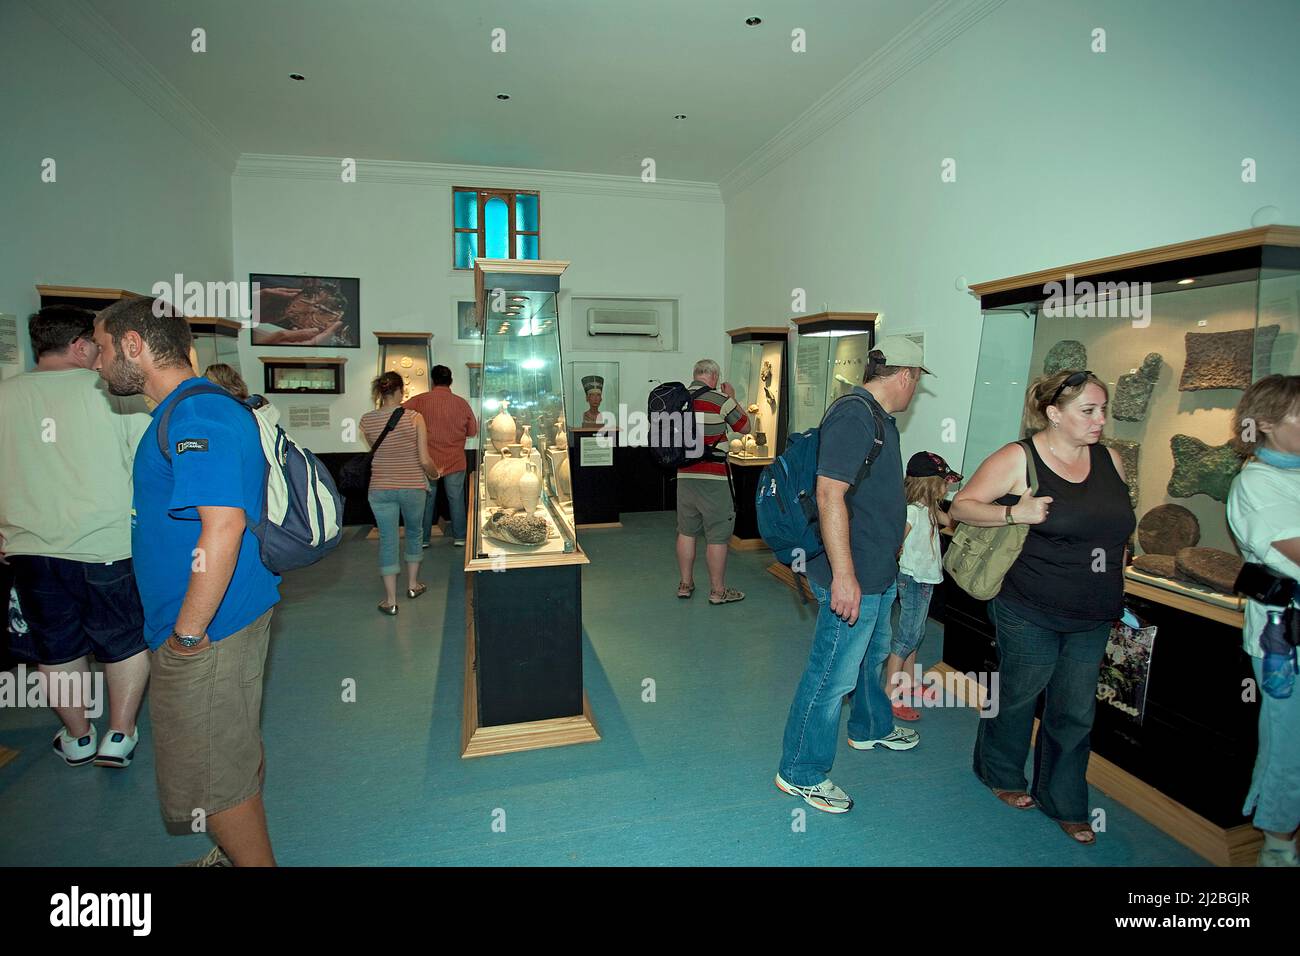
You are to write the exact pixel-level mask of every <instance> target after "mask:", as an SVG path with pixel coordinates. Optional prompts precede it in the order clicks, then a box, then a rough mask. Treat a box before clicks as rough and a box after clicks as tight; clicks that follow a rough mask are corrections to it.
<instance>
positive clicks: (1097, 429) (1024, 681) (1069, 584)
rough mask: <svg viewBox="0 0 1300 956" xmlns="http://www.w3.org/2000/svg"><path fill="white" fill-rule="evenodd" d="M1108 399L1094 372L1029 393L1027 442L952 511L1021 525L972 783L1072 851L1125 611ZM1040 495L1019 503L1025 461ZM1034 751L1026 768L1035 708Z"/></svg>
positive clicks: (1121, 515)
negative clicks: (1034, 816)
mask: <svg viewBox="0 0 1300 956" xmlns="http://www.w3.org/2000/svg"><path fill="white" fill-rule="evenodd" d="M1108 398H1109V394H1108V392H1107V390H1106V386H1105V385H1104V384H1103V383H1102V382H1101V381H1100V380H1098V379H1097V378H1096V376H1094V375H1093V374H1092V373H1091V372H1075V371H1064V372H1058V373H1056V374H1055V375H1051V376H1045V377H1043V378H1040V379H1038V380H1037V381H1035V382H1034V383H1033V384H1032V385H1031V386H1030V388H1029V392H1028V393H1027V395H1026V397H1025V420H1026V426H1027V428H1028V430H1029V431H1031V432H1033V433H1034V434H1033V437H1032V438H1030V439H1029V440H1028V441H1025V442H1023V443H1020V442H1013V443H1012V444H1010V445H1007V446H1005V447H1003V448H1001V449H999V450H998V451H997V452H995V453H994V454H993V455H991V456H989V458H988V460H987V461H985V462H984V463H983V464H982V465H981V466H980V467H979V469H978V470H977V471H976V472H975V474H974V475H972V476H971V479H970V481H969V482H968V483H967V485H966V487H965V488H963V489H962V491H961V492H960V493H959V494H958V495H957V497H956V498H955V499H954V501H953V505H952V511H951V514H952V516H953V517H954V518H956V519H957V520H958V521H964V522H966V523H967V524H970V525H974V526H979V527H994V526H997V525H1001V524H1004V523H1009V524H1027V525H1029V526H1030V528H1029V534H1028V535H1027V536H1026V538H1025V544H1024V548H1023V550H1022V551H1021V553H1020V557H1019V558H1018V559H1017V560H1016V562H1015V564H1013V565H1012V566H1011V569H1010V570H1009V571H1008V572H1007V575H1006V577H1005V578H1004V579H1003V582H1002V590H1001V592H1000V593H999V594H998V596H997V597H996V598H994V599H993V600H992V601H991V602H990V604H989V616H990V618H991V619H992V620H993V622H994V625H995V626H996V628H997V642H998V656H999V661H1000V662H999V670H998V685H997V686H998V699H997V700H996V702H995V704H996V706H995V708H991V709H993V710H994V716H993V717H991V718H988V719H984V720H981V721H980V725H979V731H978V733H977V735H976V740H975V755H974V757H975V773H976V775H977V776H979V778H980V779H981V780H982V781H983V782H984V783H985V784H986V785H987V786H988V787H989V788H991V789H992V790H993V792H994V793H995V794H996V795H997V796H998V797H999V799H1001V800H1002V801H1003V802H1004V803H1007V804H1008V805H1010V806H1013V807H1016V808H1018V809H1030V808H1032V807H1034V806H1035V805H1037V806H1038V807H1039V808H1040V809H1042V810H1043V812H1045V813H1046V814H1048V816H1050V817H1052V818H1053V819H1054V820H1056V821H1057V822H1058V823H1059V824H1060V825H1061V828H1062V829H1063V830H1064V831H1065V832H1066V833H1067V834H1069V835H1070V836H1071V837H1072V838H1073V839H1075V840H1076V841H1077V842H1079V843H1081V844H1091V843H1094V842H1095V841H1096V837H1095V835H1094V833H1093V831H1092V827H1091V826H1090V824H1089V822H1088V821H1089V813H1088V784H1087V780H1086V773H1087V768H1088V758H1089V756H1090V754H1091V748H1090V747H1089V734H1090V732H1091V730H1092V721H1093V716H1094V714H1095V711H1096V688H1097V672H1098V669H1099V668H1100V666H1101V659H1102V656H1103V655H1104V653H1105V650H1106V639H1107V637H1108V636H1109V634H1110V627H1111V624H1112V622H1114V621H1115V620H1116V619H1118V618H1119V617H1120V616H1121V614H1123V610H1124V577H1123V573H1124V562H1125V554H1124V549H1125V545H1126V543H1127V541H1128V539H1129V537H1130V536H1131V535H1132V534H1133V531H1134V529H1135V528H1136V526H1137V521H1136V518H1135V516H1134V514H1133V507H1132V505H1131V503H1130V500H1129V494H1128V485H1127V483H1126V481H1125V478H1124V473H1123V464H1122V463H1121V462H1120V460H1119V456H1118V455H1117V454H1115V453H1114V452H1112V451H1111V450H1110V449H1108V448H1105V447H1104V446H1102V445H1100V444H1099V440H1100V438H1101V430H1102V426H1103V425H1105V423H1106V403H1107V400H1108ZM1028 456H1032V458H1033V464H1034V470H1035V472H1036V474H1037V479H1038V487H1037V493H1036V494H1032V493H1031V492H1030V491H1029V490H1028V484H1029V483H1028V475H1027V470H1028V467H1027V466H1028V460H1027V457H1028ZM1044 692H1045V693H1046V699H1045V703H1044V711H1043V721H1042V726H1041V727H1040V731H1039V734H1038V741H1037V745H1036V747H1035V752H1034V781H1033V785H1032V787H1028V788H1026V781H1025V774H1024V766H1025V758H1026V756H1027V755H1028V752H1029V742H1030V737H1031V736H1032V733H1033V722H1034V715H1035V710H1036V708H1037V702H1038V698H1039V696H1040V695H1042V694H1044Z"/></svg>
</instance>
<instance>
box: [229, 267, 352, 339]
mask: <svg viewBox="0 0 1300 956" xmlns="http://www.w3.org/2000/svg"><path fill="white" fill-rule="evenodd" d="M248 279H249V283H250V285H251V286H252V289H253V297H254V301H253V302H252V303H251V305H252V308H253V320H252V325H251V327H250V329H249V335H250V336H251V341H252V344H253V345H272V346H281V347H284V348H302V347H310V348H319V347H321V346H327V347H330V348H345V349H359V348H361V280H360V279H348V278H341V277H339V276H300V275H299V276H295V275H282V274H276V273H259V272H254V273H251V274H250V275H249V277H248Z"/></svg>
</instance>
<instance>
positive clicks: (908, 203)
mask: <svg viewBox="0 0 1300 956" xmlns="http://www.w3.org/2000/svg"><path fill="white" fill-rule="evenodd" d="M1095 27H1102V28H1104V29H1105V30H1106V31H1107V47H1108V52H1106V53H1093V52H1091V49H1090V45H1091V34H1092V30H1093V29H1094V28H1095ZM1297 36H1300V4H1296V3H1295V2H1294V0H1252V2H1247V3H1237V4H1225V3H1220V2H1217V0H1143V2H1142V3H1133V2H1131V0H1087V2H1083V0H1052V2H1050V3H1047V2H1042V0H1007V2H1006V3H1005V4H1003V5H1002V6H1000V7H998V8H997V9H996V10H995V11H993V12H992V13H991V14H990V15H989V16H988V17H986V18H985V19H983V20H981V21H980V22H978V23H977V24H975V25H974V26H973V27H972V28H970V29H969V30H968V31H967V32H965V33H963V34H962V35H961V36H959V37H958V38H957V39H955V40H954V41H953V42H952V43H950V44H949V45H948V46H946V47H944V48H943V49H941V50H940V51H939V52H938V53H936V54H935V55H934V56H932V57H931V58H930V59H928V60H925V61H923V62H921V63H920V64H919V65H918V66H917V67H915V68H914V69H913V70H912V71H911V72H908V73H906V74H905V75H903V76H902V77H901V78H899V79H898V80H897V81H896V82H894V83H893V84H892V85H891V86H889V87H887V88H886V89H884V91H883V92H881V93H880V94H879V95H877V96H875V97H874V98H872V99H870V100H868V101H867V102H866V104H865V105H864V106H863V107H862V108H861V109H860V110H859V111H858V112H856V113H854V114H852V115H850V116H848V117H847V118H845V119H844V120H843V121H842V122H840V123H838V124H837V125H836V126H834V127H833V128H831V129H830V130H829V131H828V132H827V133H825V134H824V135H822V136H821V137H820V138H817V139H815V140H812V141H810V142H809V144H808V145H807V146H806V147H805V148H803V149H802V150H801V151H799V152H797V153H795V154H794V155H793V156H791V157H790V158H788V159H786V160H785V161H784V162H783V163H781V164H780V165H779V166H777V167H776V168H775V169H773V170H772V171H771V172H769V173H767V174H766V175H765V176H764V177H763V178H762V179H759V180H758V181H757V182H754V183H752V184H751V185H748V186H747V187H744V188H743V189H741V191H739V192H737V193H734V194H733V193H731V192H728V188H727V187H728V183H726V182H724V183H723V188H724V194H725V195H726V196H727V218H726V226H727V256H726V263H727V273H726V301H727V319H728V323H729V326H728V327H730V326H731V325H739V324H742V322H743V323H751V322H758V323H760V324H772V323H773V322H776V323H780V322H782V321H784V320H785V319H786V318H787V317H788V316H789V314H790V309H791V305H790V301H791V289H794V288H803V289H806V290H807V294H808V310H809V311H819V310H821V309H822V308H823V304H824V303H825V304H826V305H828V306H829V307H830V308H832V309H836V310H846V311H848V310H852V311H880V312H882V313H884V315H885V317H886V324H885V331H887V332H888V331H898V332H901V331H912V330H923V331H924V332H925V333H926V350H927V354H926V357H927V363H928V364H929V367H930V368H931V369H933V370H934V371H935V372H936V373H937V376H938V377H937V378H935V379H926V385H925V387H924V389H923V390H922V391H920V392H919V393H918V395H917V398H916V401H915V402H914V403H913V406H912V409H911V410H910V411H909V412H908V413H907V414H906V415H904V416H903V417H902V419H901V420H900V423H901V424H903V425H904V431H903V452H904V454H905V455H907V454H910V453H912V452H915V451H918V450H920V449H922V448H928V449H930V450H934V451H939V452H940V453H941V454H943V455H944V456H945V457H947V458H948V459H949V461H950V462H960V460H961V458H962V451H963V448H964V446H965V439H966V424H967V419H968V415H969V406H970V399H971V390H972V385H973V382H974V374H975V359H976V355H977V352H978V349H979V335H980V312H979V307H978V303H977V302H976V300H975V299H973V298H971V297H970V296H969V295H967V294H965V293H963V292H960V291H958V290H957V289H955V288H954V281H955V280H956V279H957V278H958V277H959V276H965V277H966V278H967V279H969V280H970V281H971V282H979V281H986V280H991V279H998V278H1002V277H1006V276H1013V275H1019V274H1022V273H1026V272H1031V271H1034V270H1036V269H1041V268H1047V267H1051V266H1055V265H1062V264H1065V263H1069V262H1076V261H1081V260H1086V259H1091V258H1095V257H1100V256H1106V255H1114V254H1118V253H1123V252H1128V251H1132V250H1137V249H1143V248H1147V247H1149V246H1155V245H1162V244H1166V243H1171V242H1178V241H1182V240H1188V239H1195V238H1199V237H1202V236H1208V235H1213V234H1216V233H1222V232H1230V231H1234V230H1238V229H1245V228H1249V227H1250V225H1251V217H1252V213H1253V212H1254V211H1255V210H1256V209H1258V208H1259V207H1263V206H1269V205H1271V206H1276V207H1278V208H1279V209H1280V210H1281V213H1282V215H1281V221H1283V222H1285V223H1290V224H1297V223H1300V177H1297V171H1298V170H1300V167H1298V166H1297V157H1298V156H1300V123H1297V122H1296V115H1297V114H1296V108H1297V107H1296V95H1297V91H1298V90H1300V60H1297V58H1296V55H1295V39H1296V37H1297ZM948 157H951V158H954V159H955V160H956V161H957V180H956V182H953V183H943V182H941V181H940V164H941V163H942V161H943V160H944V159H945V158H948ZM1245 157H1250V158H1253V159H1255V160H1256V161H1257V163H1258V181H1257V182H1256V183H1254V184H1245V183H1243V182H1242V180H1241V162H1242V159H1243V158H1245ZM738 181H743V179H738ZM949 417H951V418H953V419H955V420H956V422H957V426H958V427H957V436H956V441H955V442H954V443H951V444H945V443H944V442H943V441H942V440H941V439H942V435H941V422H942V420H943V419H945V418H949ZM1007 437H1008V438H1010V437H1012V436H1010V435H1009V436H1007ZM977 464H978V462H968V463H966V468H967V469H968V470H969V469H973V468H974V467H975V466H976V465H977ZM958 467H961V466H960V465H959V466H958Z"/></svg>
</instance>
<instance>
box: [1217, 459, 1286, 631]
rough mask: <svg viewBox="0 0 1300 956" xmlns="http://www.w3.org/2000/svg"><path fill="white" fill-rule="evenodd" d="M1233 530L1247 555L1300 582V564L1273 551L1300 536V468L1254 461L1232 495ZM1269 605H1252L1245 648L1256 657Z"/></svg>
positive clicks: (1230, 516)
mask: <svg viewBox="0 0 1300 956" xmlns="http://www.w3.org/2000/svg"><path fill="white" fill-rule="evenodd" d="M1228 527H1230V528H1231V529H1232V536H1233V537H1234V538H1236V539H1237V546H1238V547H1239V548H1241V556H1242V557H1243V558H1244V559H1246V560H1247V561H1253V562H1254V563H1256V564H1263V565H1266V566H1267V567H1268V569H1269V570H1270V571H1272V572H1273V573H1274V574H1280V575H1283V576H1285V577H1288V578H1291V579H1292V580H1296V581H1300V565H1297V564H1296V563H1295V562H1293V561H1291V560H1290V559H1288V558H1287V557H1286V556H1285V555H1283V554H1282V552H1281V551H1279V550H1277V548H1275V547H1273V542H1274V541H1286V540H1287V539H1288V538H1300V469H1297V468H1275V467H1274V466H1272V465H1266V464H1264V463H1263V462H1262V461H1251V462H1248V463H1247V464H1246V467H1245V468H1243V469H1241V472H1240V473H1239V474H1238V475H1237V477H1236V478H1234V479H1232V490H1231V491H1229V492H1228ZM1265 620H1266V614H1265V611H1264V605H1262V604H1259V603H1257V602H1255V601H1249V600H1248V601H1247V602H1246V632H1245V634H1244V635H1243V641H1242V644H1243V646H1244V647H1245V648H1246V652H1247V653H1248V654H1251V655H1252V656H1254V657H1263V656H1264V652H1263V650H1262V649H1261V648H1260V646H1259V636H1260V632H1261V631H1263V629H1264V622H1265Z"/></svg>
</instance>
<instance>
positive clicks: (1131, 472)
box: [1101, 438, 1142, 511]
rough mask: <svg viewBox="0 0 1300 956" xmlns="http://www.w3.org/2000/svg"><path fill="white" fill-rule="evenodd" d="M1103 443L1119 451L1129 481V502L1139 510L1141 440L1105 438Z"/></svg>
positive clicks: (1135, 509) (1126, 478)
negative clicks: (1139, 454) (1139, 451)
mask: <svg viewBox="0 0 1300 956" xmlns="http://www.w3.org/2000/svg"><path fill="white" fill-rule="evenodd" d="M1101 443H1102V444H1103V445H1105V446H1106V447H1107V448H1114V449H1115V450H1116V451H1117V452H1119V460H1120V461H1122V462H1123V463H1124V477H1125V480H1126V481H1127V482H1128V503H1129V504H1130V505H1131V506H1132V507H1133V510H1134V511H1137V506H1138V450H1139V449H1141V447H1142V445H1141V443H1140V442H1135V441H1126V440H1124V439H1123V438H1103V439H1102V440H1101Z"/></svg>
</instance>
